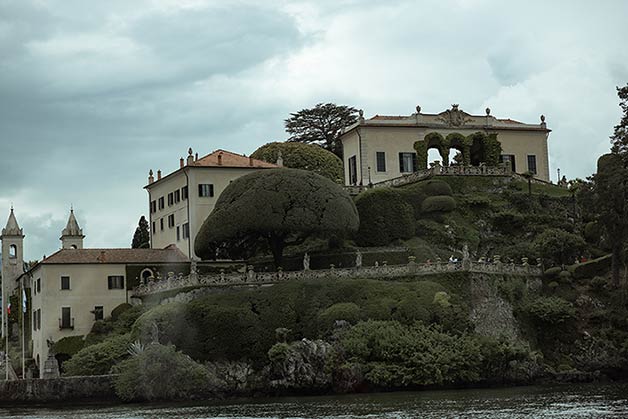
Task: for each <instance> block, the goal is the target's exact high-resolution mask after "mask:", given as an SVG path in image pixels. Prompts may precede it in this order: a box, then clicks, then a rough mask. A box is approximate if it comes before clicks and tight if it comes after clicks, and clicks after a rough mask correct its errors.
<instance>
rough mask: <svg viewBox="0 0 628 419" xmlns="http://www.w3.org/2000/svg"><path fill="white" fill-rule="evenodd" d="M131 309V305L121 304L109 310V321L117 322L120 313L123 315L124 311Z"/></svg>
mask: <svg viewBox="0 0 628 419" xmlns="http://www.w3.org/2000/svg"><path fill="white" fill-rule="evenodd" d="M131 307H133V306H132V305H131V304H129V303H122V304H120V305H119V306H117V307H116V308H114V309H113V310H111V320H113V321H114V322H115V321H116V320H118V317H120V315H121V314H122V313H124V312H125V311H127V310H128V309H130V308H131Z"/></svg>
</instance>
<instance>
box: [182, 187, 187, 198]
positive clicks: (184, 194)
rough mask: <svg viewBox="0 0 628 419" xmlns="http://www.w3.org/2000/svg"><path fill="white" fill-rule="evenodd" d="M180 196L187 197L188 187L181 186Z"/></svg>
mask: <svg viewBox="0 0 628 419" xmlns="http://www.w3.org/2000/svg"><path fill="white" fill-rule="evenodd" d="M181 196H182V198H183V199H188V187H187V186H184V187H183V188H181Z"/></svg>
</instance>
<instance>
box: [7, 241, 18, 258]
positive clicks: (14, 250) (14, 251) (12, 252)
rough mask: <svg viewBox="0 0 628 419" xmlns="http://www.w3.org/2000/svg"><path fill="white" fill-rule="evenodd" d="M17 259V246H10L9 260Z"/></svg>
mask: <svg viewBox="0 0 628 419" xmlns="http://www.w3.org/2000/svg"><path fill="white" fill-rule="evenodd" d="M15 258H17V246H16V245H14V244H12V245H11V246H9V259H15Z"/></svg>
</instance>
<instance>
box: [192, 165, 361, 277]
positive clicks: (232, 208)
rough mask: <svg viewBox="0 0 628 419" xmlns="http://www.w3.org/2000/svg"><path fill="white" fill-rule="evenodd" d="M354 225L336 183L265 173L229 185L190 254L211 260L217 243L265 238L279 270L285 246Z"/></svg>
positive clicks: (286, 172) (308, 175) (298, 173)
mask: <svg viewBox="0 0 628 419" xmlns="http://www.w3.org/2000/svg"><path fill="white" fill-rule="evenodd" d="M358 224H359V218H358V212H357V210H356V208H355V205H354V204H353V201H352V200H351V197H350V196H349V194H348V193H347V192H345V190H344V189H342V187H340V186H339V185H337V184H336V183H334V182H332V181H331V180H329V179H326V178H324V177H322V176H320V175H317V174H315V173H312V172H308V171H305V170H298V169H287V168H283V169H269V170H263V171H258V172H255V173H251V174H249V175H246V176H243V177H241V178H238V179H236V180H234V181H233V182H231V183H230V184H229V186H228V187H227V188H226V189H225V190H224V191H223V193H222V194H221V195H220V197H219V198H218V201H217V202H216V206H215V208H214V210H213V211H212V213H211V214H210V215H209V217H207V219H206V220H205V222H204V223H203V225H202V226H201V229H200V230H199V233H198V235H197V237H196V242H195V246H194V250H195V252H196V254H197V255H198V256H199V257H201V258H203V259H213V258H214V257H215V254H214V252H215V249H216V245H217V243H220V242H225V241H238V242H241V243H244V242H247V238H253V239H255V238H264V239H266V241H267V242H268V245H269V247H270V249H271V251H272V253H273V257H274V258H275V264H276V265H277V266H281V260H282V256H283V250H284V248H285V246H288V245H291V244H295V243H299V242H302V241H303V240H304V239H305V238H306V237H307V236H309V235H311V234H313V233H330V234H339V233H340V234H342V233H344V232H347V231H355V230H357V228H358ZM248 243H251V242H250V241H248Z"/></svg>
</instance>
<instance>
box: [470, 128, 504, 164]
mask: <svg viewBox="0 0 628 419" xmlns="http://www.w3.org/2000/svg"><path fill="white" fill-rule="evenodd" d="M467 138H468V141H469V144H470V163H471V165H473V166H477V165H479V164H480V163H484V164H486V165H487V166H497V165H498V164H499V157H500V156H501V153H502V147H501V143H500V142H499V141H498V140H497V134H488V135H487V134H485V133H483V132H480V131H478V132H475V133H473V134H471V135H469V136H468V137H467Z"/></svg>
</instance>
